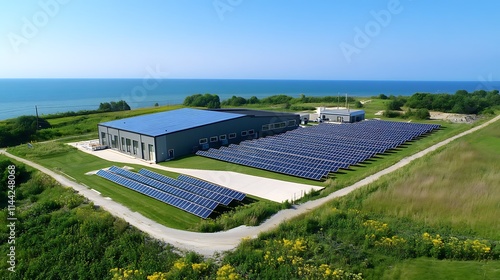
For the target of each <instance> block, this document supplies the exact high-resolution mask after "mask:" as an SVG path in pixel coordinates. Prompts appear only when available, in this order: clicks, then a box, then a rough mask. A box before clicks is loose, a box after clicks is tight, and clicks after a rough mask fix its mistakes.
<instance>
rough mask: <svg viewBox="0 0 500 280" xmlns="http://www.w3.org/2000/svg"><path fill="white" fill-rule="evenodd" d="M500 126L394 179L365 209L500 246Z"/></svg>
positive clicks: (454, 144)
mask: <svg viewBox="0 0 500 280" xmlns="http://www.w3.org/2000/svg"><path fill="white" fill-rule="evenodd" d="M499 170H500V122H495V123H494V124H491V125H490V126H489V127H487V128H485V129H482V130H480V131H478V132H476V133H474V134H473V135H469V136H466V137H464V138H463V139H460V140H458V141H454V142H452V143H450V145H448V146H447V147H446V148H445V149H444V150H443V151H442V152H439V153H436V154H435V155H433V156H432V157H429V158H425V159H424V160H420V161H418V162H416V163H414V164H413V165H412V166H411V172H410V171H409V170H405V171H399V172H397V173H396V174H393V175H388V176H387V177H386V178H383V179H382V181H381V182H380V183H377V185H381V186H384V187H379V188H378V190H377V191H375V192H374V193H372V194H371V195H370V196H368V197H367V198H366V199H364V201H363V209H365V210H367V211H372V212H377V213H384V214H386V215H391V216H395V217H401V218H402V217H408V218H411V219H414V220H416V221H418V222H422V223H425V224H427V225H430V226H451V227H455V228H461V229H463V228H464V227H465V228H470V229H471V230H472V231H474V232H475V233H477V235H479V236H481V237H484V238H492V239H497V240H500V223H498V222H495V221H498V217H500V204H499V202H500V172H499Z"/></svg>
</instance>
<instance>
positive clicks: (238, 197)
mask: <svg viewBox="0 0 500 280" xmlns="http://www.w3.org/2000/svg"><path fill="white" fill-rule="evenodd" d="M177 179H178V180H181V181H184V182H187V183H190V184H193V185H196V186H199V187H202V188H205V189H208V190H212V191H214V192H218V193H221V194H224V195H227V196H229V197H231V198H233V199H236V200H238V201H242V200H243V199H244V198H245V196H246V195H245V194H244V193H242V192H239V191H235V190H232V189H229V188H226V187H223V186H220V185H216V184H213V183H209V182H207V181H203V180H200V179H197V178H194V177H190V176H186V175H182V174H181V175H179V177H177Z"/></svg>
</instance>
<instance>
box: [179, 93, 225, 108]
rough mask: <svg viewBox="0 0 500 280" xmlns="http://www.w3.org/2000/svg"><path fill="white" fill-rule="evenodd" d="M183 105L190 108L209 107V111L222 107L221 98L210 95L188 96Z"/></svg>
mask: <svg viewBox="0 0 500 280" xmlns="http://www.w3.org/2000/svg"><path fill="white" fill-rule="evenodd" d="M183 104H184V106H188V107H207V108H209V109H217V108H220V105H221V103H220V99H219V96H218V95H217V94H209V93H205V94H203V95H202V94H195V95H191V96H187V97H186V98H185V99H184V103H183Z"/></svg>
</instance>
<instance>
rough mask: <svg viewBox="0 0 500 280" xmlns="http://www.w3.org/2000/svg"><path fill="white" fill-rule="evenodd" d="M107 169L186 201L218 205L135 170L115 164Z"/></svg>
mask: <svg viewBox="0 0 500 280" xmlns="http://www.w3.org/2000/svg"><path fill="white" fill-rule="evenodd" d="M109 170H110V171H111V172H113V173H116V174H118V175H121V176H124V177H127V178H129V179H132V180H134V181H137V182H139V183H142V184H144V185H147V186H151V187H154V188H156V189H159V190H161V191H163V192H166V193H169V194H172V195H175V196H177V197H180V198H182V199H185V200H187V201H191V202H193V203H196V204H199V205H200V206H203V207H205V208H208V209H211V210H214V209H215V208H217V206H218V205H219V203H218V202H216V201H213V200H211V199H208V198H205V197H203V196H200V195H197V194H194V193H190V192H187V191H185V190H182V189H179V188H176V187H174V186H171V185H168V184H165V183H163V182H160V181H156V180H154V179H151V178H149V177H146V176H142V175H140V174H137V173H135V172H130V171H128V170H125V169H122V168H119V167H116V166H112V167H111V168H110V169H109Z"/></svg>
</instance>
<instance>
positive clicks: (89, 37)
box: [0, 0, 500, 81]
mask: <svg viewBox="0 0 500 280" xmlns="http://www.w3.org/2000/svg"><path fill="white" fill-rule="evenodd" d="M40 3H46V5H45V6H46V7H45V8H44V7H43V5H41V4H40ZM47 7H48V8H47ZM498 11H500V1H493V0H491V1H465V0H464V1H450V0H443V1H439V2H437V1H430V0H413V1H411V0H400V1H396V0H380V1H379V0H371V1H370V0H358V1H354V0H353V1H351V0H339V1H328V0H321V1H320V0H316V1H305V0H267V1H264V0H215V1H213V0H206V1H201V0H199V1H194V0H186V1H181V0H176V1H173V0H162V1H156V0H151V1H132V0H122V1H117V0H108V1H95V0H85V1H83V0H40V1H7V0H0V78H134V77H135V78H142V77H144V76H145V75H147V74H148V71H150V69H157V70H158V71H159V72H161V74H162V75H163V76H165V78H227V79H328V80H470V81H476V80H480V79H484V80H491V79H493V80H499V79H500V67H498V63H499V62H500V51H499V50H500V44H499V43H500V37H499V36H498V34H499V32H500V20H498ZM148 69H149V70H148ZM166 73H168V74H166Z"/></svg>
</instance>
